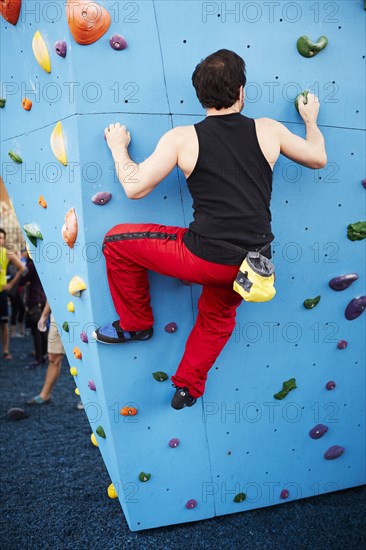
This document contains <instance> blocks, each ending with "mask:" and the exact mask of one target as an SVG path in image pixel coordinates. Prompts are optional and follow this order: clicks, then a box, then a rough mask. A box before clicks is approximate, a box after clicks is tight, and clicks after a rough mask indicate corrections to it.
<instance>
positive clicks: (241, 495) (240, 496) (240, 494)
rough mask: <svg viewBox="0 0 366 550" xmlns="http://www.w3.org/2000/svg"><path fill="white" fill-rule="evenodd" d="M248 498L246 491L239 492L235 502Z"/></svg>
mask: <svg viewBox="0 0 366 550" xmlns="http://www.w3.org/2000/svg"><path fill="white" fill-rule="evenodd" d="M246 498H247V495H246V494H245V493H238V494H237V495H235V497H234V502H243V501H244V500H245V499H246Z"/></svg>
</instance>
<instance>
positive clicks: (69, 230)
mask: <svg viewBox="0 0 366 550" xmlns="http://www.w3.org/2000/svg"><path fill="white" fill-rule="evenodd" d="M61 234H62V238H63V240H64V241H65V243H66V244H67V246H69V247H70V248H74V244H75V241H76V239H77V236H78V220H77V217H76V212H75V209H74V208H70V210H69V211H68V212H67V213H66V216H65V223H64V225H63V226H62V230H61Z"/></svg>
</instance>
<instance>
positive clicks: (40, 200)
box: [38, 195, 47, 208]
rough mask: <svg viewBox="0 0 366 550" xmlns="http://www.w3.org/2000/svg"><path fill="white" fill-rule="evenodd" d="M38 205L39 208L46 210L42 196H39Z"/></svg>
mask: <svg viewBox="0 0 366 550" xmlns="http://www.w3.org/2000/svg"><path fill="white" fill-rule="evenodd" d="M38 204H39V206H42V208H47V203H46V201H45V200H44V198H43V197H42V195H40V196H39V199H38Z"/></svg>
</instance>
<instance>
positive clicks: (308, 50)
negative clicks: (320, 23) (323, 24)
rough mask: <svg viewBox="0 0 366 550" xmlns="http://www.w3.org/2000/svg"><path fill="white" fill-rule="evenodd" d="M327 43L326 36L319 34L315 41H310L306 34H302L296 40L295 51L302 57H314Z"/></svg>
mask: <svg viewBox="0 0 366 550" xmlns="http://www.w3.org/2000/svg"><path fill="white" fill-rule="evenodd" d="M327 44H328V38H327V37H326V36H321V37H320V38H318V41H317V42H312V41H311V40H310V38H309V37H308V36H306V35H303V36H300V38H299V39H298V41H297V51H298V52H299V54H301V55H302V56H303V57H314V56H315V55H317V54H318V53H319V52H321V51H322V50H324V48H326V46H327Z"/></svg>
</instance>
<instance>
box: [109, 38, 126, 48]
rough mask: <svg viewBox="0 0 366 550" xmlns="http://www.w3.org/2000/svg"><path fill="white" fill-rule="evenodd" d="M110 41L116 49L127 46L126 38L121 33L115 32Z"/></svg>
mask: <svg viewBox="0 0 366 550" xmlns="http://www.w3.org/2000/svg"><path fill="white" fill-rule="evenodd" d="M109 43H110V45H111V48H113V49H114V50H125V49H126V48H127V42H126V39H125V38H123V36H121V35H120V34H114V35H113V36H112V38H111V39H110V40H109Z"/></svg>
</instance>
